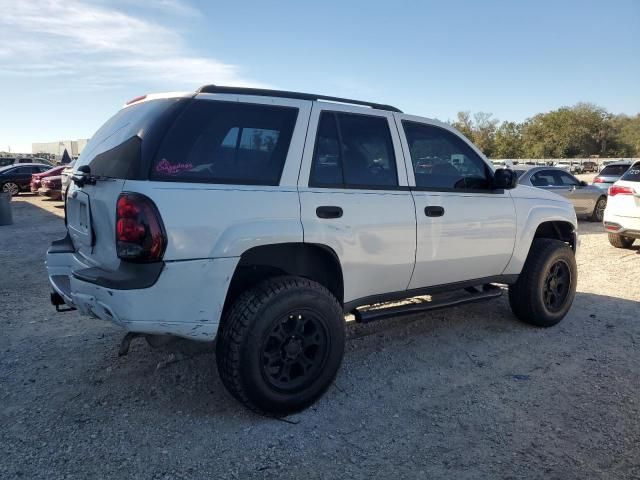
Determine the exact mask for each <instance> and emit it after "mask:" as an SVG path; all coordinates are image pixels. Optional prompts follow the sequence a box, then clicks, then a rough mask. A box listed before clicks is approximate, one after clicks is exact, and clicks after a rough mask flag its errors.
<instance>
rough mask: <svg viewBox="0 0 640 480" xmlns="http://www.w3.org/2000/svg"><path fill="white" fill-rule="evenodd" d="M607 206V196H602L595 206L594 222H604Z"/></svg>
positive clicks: (592, 219)
mask: <svg viewBox="0 0 640 480" xmlns="http://www.w3.org/2000/svg"><path fill="white" fill-rule="evenodd" d="M605 208H607V197H600V198H599V199H598V201H597V202H596V205H595V207H593V213H592V214H591V221H592V222H602V220H603V218H604V209H605Z"/></svg>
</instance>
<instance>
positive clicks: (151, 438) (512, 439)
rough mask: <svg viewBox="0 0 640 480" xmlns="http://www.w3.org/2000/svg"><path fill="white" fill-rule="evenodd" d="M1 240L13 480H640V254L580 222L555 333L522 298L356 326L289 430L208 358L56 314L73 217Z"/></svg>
mask: <svg viewBox="0 0 640 480" xmlns="http://www.w3.org/2000/svg"><path fill="white" fill-rule="evenodd" d="M13 210H14V221H15V224H14V225H12V226H4V227H0V272H1V275H0V300H1V304H2V307H3V308H2V310H1V311H0V332H1V333H2V334H1V335H0V452H2V453H1V455H0V478H1V479H13V478H29V479H31V478H33V479H36V478H42V479H58V478H77V479H87V478H154V479H164V478H170V479H174V478H189V479H191V478H195V479H204V478H215V479H223V478H242V479H245V478H308V479H315V478H327V479H333V478H362V479H365V478H384V479H388V478H456V479H467V478H469V479H472V478H473V479H477V478H558V479H560V478H561V479H571V478H575V479H585V478H589V479H593V478H617V479H623V478H629V479H631V478H634V479H638V478H640V316H639V314H638V313H639V309H638V307H639V302H640V250H639V249H638V246H636V247H635V249H634V250H617V249H614V248H613V247H610V246H609V244H608V242H607V239H606V236H605V234H604V233H602V229H601V226H600V225H597V224H592V223H588V222H581V224H580V230H581V234H582V249H581V251H580V252H579V255H578V266H579V267H578V268H579V274H580V279H579V284H578V294H577V296H576V300H575V303H574V306H573V308H572V310H571V312H570V314H569V315H568V316H567V318H565V320H564V321H563V322H562V323H561V324H560V325H558V326H556V327H555V328H551V329H547V330H542V329H537V328H533V327H530V326H527V325H524V324H522V323H519V322H518V321H516V319H515V318H514V317H513V316H512V314H511V312H510V310H509V307H508V304H507V300H506V297H505V296H503V297H502V298H501V299H498V300H494V301H492V302H487V303H481V304H473V305H468V306H463V307H458V308H454V309H451V310H443V311H437V312H433V313H428V314H421V315H414V316H411V317H404V318H399V319H392V320H390V321H381V322H378V323H373V324H371V325H368V326H366V327H365V326H359V325H350V326H349V327H348V335H349V340H348V342H347V352H346V354H345V359H344V364H343V367H342V370H341V372H340V374H339V375H338V378H337V381H336V383H335V385H334V386H333V387H331V389H330V390H329V392H328V393H327V395H325V396H324V397H323V398H322V399H321V400H320V401H319V402H318V403H317V404H316V405H314V406H313V407H312V408H310V409H309V410H307V411H305V412H303V413H300V414H297V415H293V416H291V417H288V418H286V419H283V420H275V419H268V418H262V417H259V416H256V415H254V414H252V413H250V412H248V411H246V410H245V409H244V408H242V407H241V406H240V405H239V404H238V403H236V402H235V401H234V400H233V399H232V398H231V397H230V396H229V395H228V394H227V393H226V392H225V391H224V389H223V387H222V384H221V382H220V379H219V378H218V374H217V371H216V367H215V357H214V355H213V353H212V348H211V346H209V345H206V346H204V347H203V346H202V345H201V346H200V348H194V346H193V345H192V344H189V343H187V342H184V343H182V344H180V345H177V346H174V347H173V348H172V349H165V350H153V349H151V348H150V347H149V346H148V345H147V344H146V343H145V342H144V341H143V340H141V339H137V340H134V342H133V344H132V348H131V351H130V353H129V355H128V356H126V357H118V355H117V350H118V343H119V341H120V338H121V336H122V332H121V331H119V330H118V329H116V328H115V327H113V326H111V325H110V324H107V323H104V322H101V321H99V320H94V319H88V318H83V317H81V316H79V315H78V314H77V313H75V312H72V313H66V314H56V313H55V312H54V311H53V308H52V307H51V306H50V305H49V301H48V295H49V287H48V281H47V278H46V273H45V268H44V264H43V260H44V253H45V251H46V248H47V247H48V245H49V242H50V241H51V240H53V239H55V238H60V237H61V236H62V235H63V231H64V225H63V222H62V220H61V218H60V216H61V215H62V209H61V208H59V204H58V203H53V202H47V201H44V200H42V199H40V198H36V197H28V196H21V197H18V198H17V199H16V200H15V201H14V203H13Z"/></svg>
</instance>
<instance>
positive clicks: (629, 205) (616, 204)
mask: <svg viewBox="0 0 640 480" xmlns="http://www.w3.org/2000/svg"><path fill="white" fill-rule="evenodd" d="M604 228H605V230H606V231H607V233H608V234H609V243H611V245H613V246H614V247H617V248H629V247H631V245H633V242H634V241H635V240H636V239H640V162H636V163H634V164H633V165H632V166H631V167H630V168H629V170H627V172H626V173H625V174H624V175H622V177H620V180H618V181H617V182H616V183H614V184H613V185H612V186H610V187H609V199H608V201H607V208H606V209H605V211H604Z"/></svg>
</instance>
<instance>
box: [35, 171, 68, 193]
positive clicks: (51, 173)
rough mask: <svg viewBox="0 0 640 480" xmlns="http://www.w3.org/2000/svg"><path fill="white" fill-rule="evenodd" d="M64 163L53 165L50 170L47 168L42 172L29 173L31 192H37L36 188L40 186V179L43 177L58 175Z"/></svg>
mask: <svg viewBox="0 0 640 480" xmlns="http://www.w3.org/2000/svg"><path fill="white" fill-rule="evenodd" d="M64 167H66V165H60V166H59V167H53V168H52V169H51V170H47V171H46V172H42V173H34V174H33V175H31V193H38V189H39V188H40V187H41V186H42V179H43V178H45V177H53V176H54V175H60V174H61V173H62V170H64Z"/></svg>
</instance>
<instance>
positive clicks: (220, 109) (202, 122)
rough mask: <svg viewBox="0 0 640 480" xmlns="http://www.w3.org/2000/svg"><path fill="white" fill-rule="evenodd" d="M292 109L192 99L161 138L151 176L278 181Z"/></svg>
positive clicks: (183, 179) (246, 182) (211, 180)
mask: <svg viewBox="0 0 640 480" xmlns="http://www.w3.org/2000/svg"><path fill="white" fill-rule="evenodd" d="M297 116H298V109H297V108H291V107H275V106H271V105H258V104H242V103H234V102H218V101H210V100H196V101H193V102H192V103H191V104H190V105H189V106H187V107H186V108H185V110H184V111H183V112H182V113H181V114H180V115H179V116H178V118H177V119H176V121H175V123H174V124H173V126H172V127H171V128H170V129H169V131H168V132H167V134H166V136H165V137H164V139H163V140H162V143H161V145H160V149H159V151H158V154H157V155H156V158H155V161H154V163H153V166H152V171H151V178H152V179H154V180H167V181H180V182H203V183H235V184H240V185H278V183H279V182H280V175H281V174H282V169H283V167H284V162H285V160H286V157H287V153H288V151H289V144H290V142H291V136H292V134H293V129H294V126H295V122H296V119H297Z"/></svg>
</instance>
